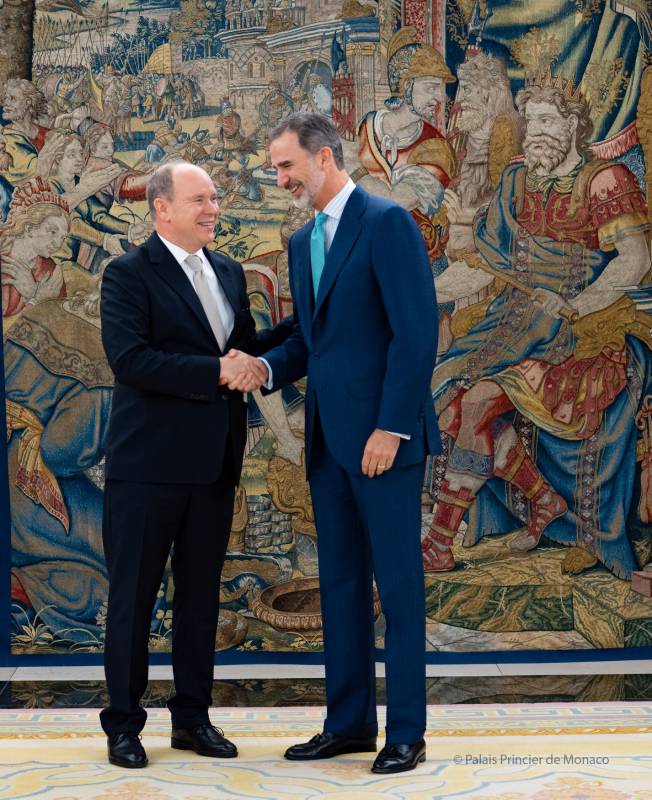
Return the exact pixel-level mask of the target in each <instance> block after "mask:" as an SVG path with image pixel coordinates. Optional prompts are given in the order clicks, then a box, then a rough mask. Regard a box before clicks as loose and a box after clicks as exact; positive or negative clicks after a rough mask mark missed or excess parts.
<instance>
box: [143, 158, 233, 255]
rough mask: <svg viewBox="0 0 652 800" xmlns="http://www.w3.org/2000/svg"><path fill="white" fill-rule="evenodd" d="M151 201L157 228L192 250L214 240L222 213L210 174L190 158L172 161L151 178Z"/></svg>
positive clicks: (192, 251) (171, 239) (173, 240)
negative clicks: (189, 160) (218, 219)
mask: <svg viewBox="0 0 652 800" xmlns="http://www.w3.org/2000/svg"><path fill="white" fill-rule="evenodd" d="M147 202H148V203H149V208H150V212H151V215H152V219H153V221H154V225H155V227H156V231H157V232H158V233H159V234H160V235H161V236H163V237H164V238H165V239H167V240H168V241H170V242H173V243H174V244H177V245H179V247H182V248H183V249H184V250H186V251H187V252H188V253H195V252H196V251H197V250H199V249H200V248H201V247H204V246H206V245H207V244H209V243H210V242H212V241H213V239H214V237H215V225H216V223H217V218H218V216H219V211H220V209H219V205H218V203H217V192H216V190H215V185H214V184H213V181H212V179H211V177H210V175H209V174H208V173H207V172H206V170H203V169H202V168H201V167H197V166H195V165H194V164H190V163H188V162H187V161H172V162H170V163H169V164H164V165H163V166H162V167H159V168H158V169H157V170H155V172H153V173H152V175H151V176H150V178H149V181H148V184H147Z"/></svg>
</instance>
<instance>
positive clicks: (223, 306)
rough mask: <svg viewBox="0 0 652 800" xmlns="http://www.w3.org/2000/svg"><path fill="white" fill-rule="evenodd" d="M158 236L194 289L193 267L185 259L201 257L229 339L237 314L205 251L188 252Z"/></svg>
mask: <svg viewBox="0 0 652 800" xmlns="http://www.w3.org/2000/svg"><path fill="white" fill-rule="evenodd" d="M158 237H159V239H160V240H161V241H162V242H163V244H164V245H165V246H166V247H167V249H168V250H169V251H170V253H172V255H173V257H174V260H175V261H176V262H177V263H178V264H179V266H180V267H181V269H182V270H183V271H184V273H185V274H186V277H187V278H188V280H189V281H190V285H191V286H192V288H193V290H194V289H195V283H194V281H193V272H192V269H191V268H190V267H189V266H188V265H187V264H186V261H185V260H186V258H187V257H188V256H190V255H195V256H199V258H201V260H202V264H203V265H204V271H205V273H206V276H207V279H208V287H209V289H210V290H211V294H212V295H213V297H214V298H215V302H216V303H217V310H218V312H219V315H220V319H221V320H222V325H223V326H224V332H225V333H226V338H227V339H228V338H229V336H230V335H231V331H232V330H233V320H234V318H235V314H234V312H233V308H232V307H231V303H229V301H228V299H227V296H226V294H225V293H224V289H223V288H222V284H221V283H220V282H219V281H218V280H217V276H216V275H215V270H214V269H213V267H212V266H211V264H209V262H208V259H207V258H206V255H205V253H204V251H203V250H202V249H201V248H200V249H199V250H197V252H196V253H188V252H187V251H186V250H184V249H183V247H179V245H178V244H174V243H173V242H168V240H167V239H165V238H164V237H163V236H161V234H160V233H159V234H158ZM195 291H196V290H195Z"/></svg>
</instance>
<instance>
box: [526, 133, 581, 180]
mask: <svg viewBox="0 0 652 800" xmlns="http://www.w3.org/2000/svg"><path fill="white" fill-rule="evenodd" d="M569 151H570V136H565V137H564V138H563V139H557V138H556V137H553V136H548V135H547V134H545V133H544V134H539V135H537V136H526V137H525V139H524V140H523V153H524V154H525V162H526V164H527V165H528V167H529V168H530V169H531V170H532V171H533V172H534V173H537V174H542V175H549V174H550V173H551V172H552V171H553V170H554V169H556V168H557V167H558V166H559V165H560V164H561V162H562V161H563V160H564V159H565V158H566V156H567V155H568V153H569Z"/></svg>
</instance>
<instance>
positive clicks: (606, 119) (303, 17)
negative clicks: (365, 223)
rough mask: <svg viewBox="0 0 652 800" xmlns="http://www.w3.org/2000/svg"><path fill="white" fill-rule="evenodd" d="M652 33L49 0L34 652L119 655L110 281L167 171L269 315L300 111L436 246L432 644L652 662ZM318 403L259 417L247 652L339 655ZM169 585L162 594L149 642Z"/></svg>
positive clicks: (572, 9) (586, 4)
mask: <svg viewBox="0 0 652 800" xmlns="http://www.w3.org/2000/svg"><path fill="white" fill-rule="evenodd" d="M2 13H4V10H2V9H0V15H1V14H2ZM0 22H1V17H0ZM650 30H652V20H651V18H650V11H649V9H648V8H647V6H646V4H644V3H637V2H633V1H632V2H630V0H577V1H576V2H567V0H545V2H543V3H542V2H535V0H531V1H530V0H527V1H526V2H524V3H519V4H514V3H510V2H509V1H508V0H449V2H444V0H403V2H402V3H396V2H394V0H373V1H372V0H359V1H358V0H319V1H318V0H296V2H295V0H292V2H289V1H286V0H256V1H255V2H249V1H248V0H245V1H244V2H241V1H240V0H66V2H65V4H64V3H57V2H52V0H35V11H34V36H33V51H32V55H31V68H28V66H29V65H26V68H25V70H23V71H22V72H21V71H20V69H19V65H18V63H17V62H16V59H15V56H14V55H12V56H11V57H10V56H9V54H5V53H0V59H2V60H4V59H6V60H7V65H8V64H9V63H14V62H16V68H15V70H14V72H10V70H9V69H7V70H6V73H7V74H9V75H10V77H9V79H8V80H7V81H5V83H4V84H3V86H2V87H1V88H0V111H1V116H0V259H1V269H2V300H3V304H2V308H3V342H4V379H5V393H6V418H7V458H8V465H9V487H8V489H9V499H10V519H11V543H10V545H9V543H8V542H4V543H2V544H0V546H2V547H5V548H6V553H5V551H3V558H2V559H1V560H2V563H3V564H9V563H10V564H11V567H10V570H11V647H12V652H13V653H15V654H22V653H34V652H39V653H44V652H50V653H67V652H70V651H88V652H93V651H99V650H101V649H102V639H103V631H104V622H105V607H106V589H107V580H106V569H105V566H104V559H103V553H102V546H101V507H102V491H103V481H104V478H103V447H104V436H105V431H106V424H107V419H108V413H109V408H110V403H111V394H112V382H111V374H110V370H109V369H108V365H107V364H106V361H105V359H104V355H103V351H102V347H101V338H100V333H101V332H100V329H99V314H98V306H97V304H98V296H99V294H98V288H99V284H100V281H101V277H102V273H103V270H104V268H105V266H106V264H107V263H108V261H109V260H110V259H111V258H114V257H115V256H117V255H119V254H121V253H124V252H126V251H128V250H129V249H131V248H133V247H137V246H138V245H140V244H141V243H142V242H144V241H145V240H146V239H147V237H148V236H149V235H150V233H151V230H152V226H151V220H150V218H149V213H148V209H147V205H146V202H145V187H146V183H147V178H148V175H149V173H150V172H151V171H152V170H153V169H154V168H155V167H156V166H158V165H159V164H162V163H165V162H167V161H170V160H172V159H175V158H183V159H186V160H189V161H192V162H194V163H197V164H200V165H201V166H202V167H203V168H204V169H206V170H207V172H208V173H209V174H210V175H211V177H212V179H213V181H214V183H215V186H216V189H217V193H218V196H219V198H220V206H221V216H220V220H219V223H218V225H217V228H216V231H215V239H214V242H213V244H212V247H214V248H216V249H219V250H222V251H224V252H225V253H227V254H228V255H230V256H231V257H233V258H236V259H238V260H239V261H241V262H242V264H243V267H244V270H245V275H246V277H247V284H248V290H249V296H250V302H251V307H252V310H253V313H254V315H255V317H256V320H257V324H258V325H259V327H267V326H271V325H274V324H276V323H277V322H278V321H279V320H280V319H282V318H283V317H285V316H287V315H288V314H290V313H291V310H292V298H291V296H290V293H289V280H288V258H287V248H288V240H289V237H290V236H291V235H292V234H293V232H294V231H295V230H297V229H298V228H299V227H301V226H302V225H303V224H305V222H306V221H307V220H308V219H309V215H306V212H304V211H301V210H298V209H294V208H293V207H288V200H287V197H286V196H285V193H284V192H283V191H282V190H280V189H279V188H278V187H277V186H276V176H275V173H274V170H273V169H272V168H271V166H270V160H269V152H268V136H269V131H270V130H271V128H272V127H273V126H274V125H275V124H276V123H277V122H278V121H279V120H280V119H282V118H283V117H284V116H285V115H287V114H288V113H290V112H292V111H299V110H306V109H310V110H318V111H320V112H321V113H323V114H325V115H327V116H329V117H330V118H331V119H332V120H333V121H334V123H335V125H336V126H337V127H338V130H339V131H340V133H341V136H342V140H343V143H344V157H345V162H346V166H347V169H348V171H349V172H350V173H351V174H352V175H353V177H354V180H355V181H356V182H357V183H358V184H359V185H360V186H361V187H363V188H364V189H365V190H366V191H368V192H371V193H373V194H377V195H380V196H383V197H387V198H391V199H392V200H394V201H395V202H398V203H399V204H400V205H402V206H403V207H404V208H405V209H407V210H408V211H409V212H410V213H411V215H412V216H413V217H414V219H415V221H416V223H417V225H418V226H419V228H420V230H421V232H422V234H423V237H424V241H425V243H426V247H427V249H428V252H429V255H430V260H431V265H432V271H433V281H434V283H435V285H436V288H437V293H438V299H439V303H440V326H439V330H438V331H434V330H433V331H432V335H433V337H437V338H438V362H437V366H436V368H435V371H434V374H433V380H432V391H433V404H434V405H435V407H436V409H437V411H438V413H439V415H440V420H441V423H442V430H443V445H444V448H443V449H444V455H443V456H441V457H438V458H436V459H434V460H432V462H431V463H430V464H429V465H428V469H427V471H426V475H425V476H424V492H423V498H422V510H423V525H422V536H423V557H424V568H425V576H426V577H425V579H426V587H427V598H428V619H427V626H426V627H427V638H428V641H427V647H428V648H429V649H431V650H435V649H448V650H456V649H460V648H461V649H467V650H468V649H469V648H471V649H476V650H482V649H488V650H510V649H528V648H532V647H536V648H539V649H541V648H550V649H582V648H584V649H589V648H601V647H621V646H625V645H632V646H633V645H649V644H652V634H651V633H650V631H652V598H650V596H649V595H650V594H652V591H651V590H650V589H649V587H650V585H651V584H652V580H648V581H647V582H646V579H645V574H646V573H644V572H643V571H642V570H643V569H644V567H645V566H646V565H647V564H648V563H650V561H651V560H652V289H651V288H650V287H651V286H652V273H651V272H650V267H651V265H650V211H649V192H650V187H652V166H651V165H652V54H651V50H650V47H651V44H652V43H651V42H650ZM3 66H5V65H4V64H3ZM28 76H29V79H28ZM400 268H401V265H400V264H397V265H396V269H400ZM360 302H365V299H364V298H360ZM303 391H304V386H303V384H302V383H299V384H297V385H296V386H295V387H292V388H291V389H290V390H286V391H284V392H283V393H282V394H281V393H279V394H274V395H271V396H269V397H263V396H262V395H261V394H260V392H255V393H253V394H252V395H250V396H249V397H248V403H249V432H248V445H247V457H246V461H245V467H244V471H243V478H242V483H241V486H240V489H239V491H238V495H237V498H236V513H235V517H234V523H233V530H232V536H231V542H230V545H229V552H228V554H227V560H226V563H225V567H224V570H223V575H222V589H221V601H222V608H223V609H224V612H223V613H222V614H221V619H220V626H219V631H218V637H217V640H216V649H225V648H232V649H237V650H239V651H241V652H242V657H243V658H246V652H247V651H252V650H264V651H271V652H273V651H277V652H282V651H292V652H310V651H315V650H319V649H320V648H321V628H320V624H319V609H318V605H317V597H318V593H317V592H318V589H317V587H318V584H317V555H316V532H315V526H314V517H313V513H312V507H311V503H310V495H309V492H308V487H307V484H306V482H305V478H304V475H305V454H304V447H303ZM398 546H400V541H398V540H397V547H398ZM5 554H6V558H5V557H4V555H5ZM641 576H642V577H641ZM646 587H648V588H647V589H646ZM172 591H173V587H172V585H171V579H170V577H169V576H168V575H167V574H166V576H165V578H164V581H163V583H162V585H161V587H160V591H159V596H158V599H157V605H156V608H155V610H154V613H153V615H152V620H151V631H150V646H151V647H152V649H158V650H161V651H166V650H167V649H168V648H169V636H170V622H171V615H172V607H171V604H170V597H171V595H172ZM292 608H295V609H301V611H302V613H300V614H299V613H295V612H293V611H291V610H289V609H292ZM382 635H383V626H382V616H381V617H379V622H378V642H379V645H381V644H382Z"/></svg>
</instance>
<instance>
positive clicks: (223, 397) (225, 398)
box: [220, 392, 229, 400]
mask: <svg viewBox="0 0 652 800" xmlns="http://www.w3.org/2000/svg"><path fill="white" fill-rule="evenodd" d="M220 397H221V398H222V400H228V399H229V395H228V394H227V393H226V392H224V394H221V395H220Z"/></svg>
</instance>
